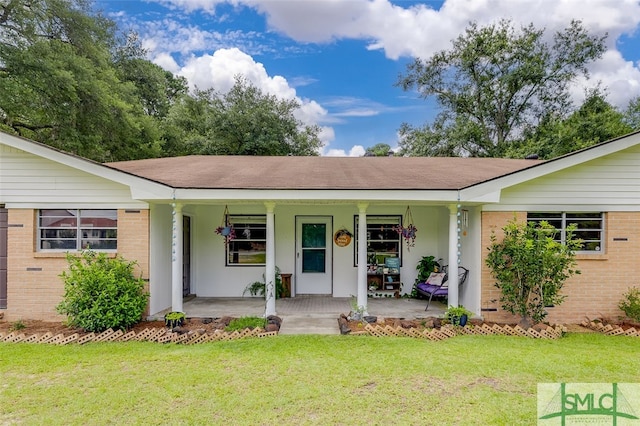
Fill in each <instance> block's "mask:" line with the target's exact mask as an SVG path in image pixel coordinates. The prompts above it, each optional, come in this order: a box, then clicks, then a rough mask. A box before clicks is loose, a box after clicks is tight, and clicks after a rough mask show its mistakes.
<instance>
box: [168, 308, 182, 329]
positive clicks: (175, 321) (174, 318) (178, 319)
mask: <svg viewBox="0 0 640 426" xmlns="http://www.w3.org/2000/svg"><path fill="white" fill-rule="evenodd" d="M176 314H181V315H176ZM184 318H185V316H184V314H183V313H182V312H178V313H176V312H169V313H168V314H166V315H165V316H164V325H166V326H167V328H172V329H173V328H176V327H182V325H183V324H184Z"/></svg>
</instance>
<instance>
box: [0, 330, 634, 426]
mask: <svg viewBox="0 0 640 426" xmlns="http://www.w3.org/2000/svg"><path fill="white" fill-rule="evenodd" d="M0 377H1V378H2V380H1V382H0V424H48V425H56V424H65V425H70V424H78V425H85V424H145V425H150V424H228V425H237V424H240V425H242V424H248V425H257V424H263V425H303V424H319V425H327V424H344V425H352V424H371V425H389V424H417V425H429V424H461V425H468V424H509V425H516V424H523V425H530V424H535V423H536V385H537V383H541V382H606V383H610V382H640V338H637V337H607V336H603V335H599V334H573V333H572V334H569V335H567V336H566V337H564V338H562V339H560V340H534V339H529V338H520V337H506V336H459V337H455V338H452V339H448V340H446V341H441V342H432V341H426V340H420V339H410V338H375V337H365V336H277V337H271V338H266V339H247V340H240V341H232V342H213V343H206V344H201V345H194V346H183V345H162V344H158V343H148V342H127V343H90V344H87V345H84V346H79V345H69V346H50V345H36V344H23V343H19V344H0Z"/></svg>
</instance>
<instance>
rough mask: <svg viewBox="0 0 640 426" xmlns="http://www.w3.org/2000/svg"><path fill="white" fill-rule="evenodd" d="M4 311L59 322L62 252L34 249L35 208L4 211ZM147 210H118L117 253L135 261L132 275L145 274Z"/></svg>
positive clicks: (11, 315) (8, 317)
mask: <svg viewBox="0 0 640 426" xmlns="http://www.w3.org/2000/svg"><path fill="white" fill-rule="evenodd" d="M8 216H9V219H8V223H9V228H8V244H7V245H8V260H7V262H8V264H7V310H6V311H5V319H6V320H8V321H16V320H18V319H40V320H45V321H60V320H63V319H64V317H63V316H61V315H59V314H58V313H56V310H55V307H56V305H57V304H58V303H60V300H61V298H62V295H63V294H64V284H63V282H62V280H61V278H60V276H59V275H60V273H61V272H62V271H63V270H66V269H67V261H66V259H65V254H64V253H45V252H37V250H36V248H37V247H36V245H37V244H36V238H37V235H36V233H37V211H36V210H31V209H9V211H8ZM148 241H149V211H148V210H118V254H119V255H121V256H123V257H124V258H125V259H127V260H130V261H133V260H135V261H137V262H138V266H137V268H138V269H137V271H136V276H138V275H139V274H141V276H142V277H143V278H145V279H148V276H149V245H148V244H149V243H148Z"/></svg>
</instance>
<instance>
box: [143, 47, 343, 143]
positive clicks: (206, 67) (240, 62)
mask: <svg viewBox="0 0 640 426" xmlns="http://www.w3.org/2000/svg"><path fill="white" fill-rule="evenodd" d="M160 59H162V60H163V61H165V62H167V63H169V65H170V66H171V65H172V63H171V61H169V60H168V59H167V58H166V57H160ZM156 63H158V64H160V62H156ZM176 74H178V75H181V76H184V77H185V78H186V79H187V81H188V82H189V86H190V88H191V89H192V90H193V89H195V88H196V87H197V88H198V89H201V90H206V89H209V88H214V89H215V90H216V91H218V92H220V93H226V92H228V91H229V90H230V89H231V87H233V84H234V82H235V76H237V75H242V76H244V77H245V78H246V79H247V80H248V81H249V82H251V84H253V85H254V86H256V87H257V88H259V89H260V90H261V91H263V92H264V93H268V94H270V95H274V96H276V97H277V98H279V99H295V100H296V101H297V102H298V103H299V104H300V107H299V108H298V109H297V110H296V111H295V113H294V115H295V117H296V118H297V119H298V120H300V121H301V122H303V123H304V124H307V125H314V124H321V123H326V122H328V121H329V115H328V112H327V110H326V109H325V108H323V107H322V106H321V105H320V104H319V103H318V102H316V101H314V100H311V99H304V98H300V97H298V96H297V94H296V90H295V88H293V87H291V86H290V85H289V83H288V82H287V79H285V78H284V77H282V76H279V75H276V76H270V75H269V74H268V73H267V70H266V69H265V67H264V65H263V64H261V63H259V62H256V61H255V60H254V59H253V58H252V57H251V56H249V55H247V54H246V53H244V52H242V51H241V50H239V49H236V48H233V49H219V50H216V51H215V52H214V53H213V55H208V54H205V55H202V56H197V57H196V56H194V57H192V58H190V59H189V60H187V61H186V63H185V64H184V66H182V67H181V68H180V69H178V70H177V71H176ZM319 136H320V140H321V141H322V142H323V144H324V145H328V144H329V143H330V142H331V141H333V140H334V139H335V132H334V130H333V128H331V127H322V128H321V132H320V135H319Z"/></svg>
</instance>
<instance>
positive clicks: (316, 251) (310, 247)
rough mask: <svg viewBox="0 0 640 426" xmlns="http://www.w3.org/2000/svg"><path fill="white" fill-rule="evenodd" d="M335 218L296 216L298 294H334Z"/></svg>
mask: <svg viewBox="0 0 640 426" xmlns="http://www.w3.org/2000/svg"><path fill="white" fill-rule="evenodd" d="M331 233H332V217H331V216H297V217H296V293H297V294H331V293H332V290H331V278H332V273H331V265H332V259H333V256H332V251H331V249H332V239H331Z"/></svg>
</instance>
